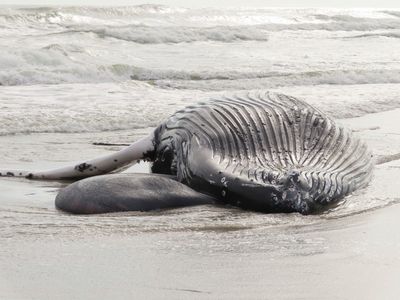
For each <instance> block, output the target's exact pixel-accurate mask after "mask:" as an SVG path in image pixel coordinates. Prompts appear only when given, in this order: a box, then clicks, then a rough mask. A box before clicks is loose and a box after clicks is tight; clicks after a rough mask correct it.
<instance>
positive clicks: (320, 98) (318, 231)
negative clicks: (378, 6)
mask: <svg viewBox="0 0 400 300" xmlns="http://www.w3.org/2000/svg"><path fill="white" fill-rule="evenodd" d="M399 50H400V10H390V11H389V10H367V9H357V10H355V9H354V10H350V9H349V10H342V9H271V8H265V9H261V8H258V9H253V8H236V9H213V8H207V9H186V8H176V7H167V6H160V5H141V6H131V7H107V8H101V7H11V6H8V7H6V6H0V144H1V147H0V158H1V159H0V169H3V168H13V169H15V168H18V169H28V170H38V169H40V170H41V169H49V168H54V167H59V166H63V165H69V164H70V163H71V162H77V161H80V160H83V159H88V158H93V157H95V156H99V155H104V154H107V153H110V152H112V151H117V150H120V149H121V148H122V144H129V143H131V142H133V141H135V140H137V139H139V138H140V137H143V136H145V135H147V134H148V133H149V132H150V131H151V129H152V128H154V127H155V126H157V124H159V123H160V122H161V121H162V120H163V119H164V118H167V117H168V116H169V115H170V114H171V113H173V112H174V111H176V110H178V109H181V108H182V107H184V106H186V105H190V104H193V103H196V102H198V101H202V100H205V99H208V98H210V97H218V95H221V94H224V93H234V92H235V91H243V90H255V89H266V90H272V91H279V92H283V93H286V94H290V95H292V96H296V97H300V98H302V99H305V100H306V101H307V102H309V103H311V104H312V105H314V106H316V107H318V108H320V109H321V110H323V111H325V112H327V113H328V114H330V115H331V116H332V117H333V118H335V119H337V120H338V122H340V123H343V124H344V125H346V126H349V127H350V128H352V129H353V130H354V131H355V134H358V135H360V136H361V137H362V138H364V139H365V140H366V141H367V143H368V144H369V145H370V147H371V149H372V150H373V152H374V154H375V156H377V157H378V158H382V157H385V158H387V157H389V159H387V161H388V162H387V163H385V164H382V165H379V166H377V167H376V170H375V176H374V179H373V180H372V182H371V184H370V186H369V187H368V188H367V189H365V190H362V191H357V192H356V193H354V194H353V195H350V196H349V197H347V198H346V199H344V200H343V201H342V202H341V203H339V204H338V205H337V206H336V207H334V208H332V209H331V210H329V211H327V212H325V213H323V214H321V215H312V216H301V215H299V214H270V215H268V214H259V213H253V212H248V211H242V210H240V209H235V208H229V207H217V206H199V207H191V208H182V209H174V210H168V211H157V212H149V213H138V212H131V213H122V214H120V213H117V214H106V215H97V216H71V215H68V214H64V213H62V212H59V211H57V210H56V209H55V207H54V198H55V196H56V194H57V191H58V190H59V189H60V188H61V187H63V186H65V185H66V184H67V183H66V182H51V181H50V182H49V181H28V180H25V179H16V178H3V179H1V180H0V190H1V196H0V228H1V230H0V254H1V255H0V270H1V271H0V298H2V299H70V295H71V294H74V295H75V292H76V291H80V292H81V293H83V294H84V295H86V297H83V298H84V299H97V298H98V297H104V295H105V294H102V293H103V292H102V291H103V290H104V289H103V287H104V285H105V284H107V283H109V284H110V285H112V288H111V289H110V291H113V292H112V293H114V294H112V293H111V292H110V294H107V295H109V297H108V298H114V299H127V298H130V297H131V294H130V291H131V289H132V287H134V289H135V292H136V293H138V294H137V295H141V296H143V297H142V298H148V296H149V295H152V296H153V298H155V299H157V298H158V299H159V298H161V297H163V296H164V295H169V296H170V297H171V298H180V299H182V297H183V296H182V295H186V296H187V295H190V294H182V293H197V294H194V295H195V296H196V295H197V296H199V297H200V296H201V295H202V294H201V293H203V292H204V291H205V292H204V293H205V294H204V295H205V296H203V297H205V298H208V297H212V295H214V296H215V297H216V298H219V299H223V298H226V299H232V297H233V296H237V295H240V294H241V293H242V294H241V295H248V296H249V298H254V299H260V298H265V295H270V296H271V298H274V299H294V298H296V297H300V298H301V297H302V298H304V299H310V298H315V299H322V298H321V295H327V296H326V297H325V298H323V299H333V298H334V297H333V296H332V295H339V296H341V297H342V298H343V299H344V298H346V299H347V298H363V299H369V298H371V299H374V297H373V295H375V296H377V294H376V291H375V292H372V293H370V292H368V291H369V289H368V287H371V289H372V287H373V286H378V285H379V286H380V287H382V289H379V291H381V292H385V293H390V292H391V291H392V290H391V289H390V288H388V284H389V283H390V282H392V281H393V278H398V267H396V266H399V265H400V262H399V261H398V255H397V254H398V250H396V249H399V248H398V247H399V245H400V244H399V243H398V241H399V239H398V238H397V239H396V238H395V235H393V234H392V233H391V232H388V231H387V230H386V228H387V227H388V225H387V223H385V222H386V220H389V221H390V223H389V224H390V226H389V227H391V228H392V229H393V228H396V227H397V226H398V221H396V220H397V218H396V217H395V213H396V211H395V210H391V209H392V208H393V207H394V209H395V207H396V205H395V204H397V203H399V202H400V197H399V194H398V191H397V186H398V182H397V181H398V178H399V176H400V173H399V170H400V165H399V160H395V159H393V160H392V159H390V158H396V157H398V155H399V153H400V129H399V125H398V118H399V117H400V51H399ZM98 142H102V143H111V144H114V145H110V146H104V145H103V146H99V145H96V143H98ZM118 144H121V146H119V145H118ZM391 160H392V161H391ZM148 170H149V165H148V164H139V165H136V166H134V167H132V168H131V169H129V170H128V171H130V172H148ZM397 206H398V205H397ZM388 211H390V213H388ZM392 231H393V230H392ZM393 233H394V232H393ZM392 237H393V238H392ZM396 247H397V248H396ZM382 253H385V255H386V256H385V257H387V259H386V260H385V262H382V258H381V255H382ZM393 253H394V254H393ZM117 254H119V255H117ZM392 254H393V255H392ZM374 259H375V260H374ZM396 259H397V260H396ZM381 264H382V266H381ZM282 265H283V266H284V268H282ZM378 265H379V267H380V269H379V270H380V271H379V272H380V273H379V272H378V273H377V266H378ZM390 265H392V266H395V267H394V268H393V269H391V271H390V270H389V271H388V269H387V268H389V267H388V266H390ZM21 266H23V268H22V267H21ZM172 266H173V267H172ZM21 268H22V269H21ZM385 268H386V269H385ZM188 269H190V270H191V272H187V270H188ZM64 270H65V272H64ZM344 270H347V271H344ZM38 272H39V273H38ZM304 272H306V273H304ZM388 272H389V273H388ZM390 272H391V273H390ZM396 272H397V273H396ZM183 273H184V274H185V275H182V274H183ZM372 273H373V274H375V277H376V276H377V277H379V278H375V277H374V275H373V274H372ZM38 274H40V276H38ZM82 274H86V275H84V276H83V275H82ZM160 274H162V275H160ZM200 274H203V275H200ZM363 274H365V275H363ZM370 274H372V275H371V276H370ZM379 274H380V275H379ZM387 274H393V276H392V277H391V278H392V280H389V279H390V278H388V276H387ZM323 275H326V276H328V277H326V278H325V277H324V276H323ZM385 276H386V277H387V278H386V277H385ZM154 278H158V279H157V280H158V281H157V282H156V280H155V279H154ZM385 278H386V279H385ZM128 279H129V280H128ZM339 279H340V280H339ZM131 280H132V281H133V282H131ZM337 280H339V281H340V286H341V287H342V288H337V289H336V288H335V285H332V284H331V282H332V281H335V282H336V281H337ZM359 280H361V282H362V286H359V287H358V288H357V286H358V285H357V282H358V281H359ZM371 280H372V281H373V282H371ZM66 282H67V283H68V284H65V283H66ZM310 282H312V283H313V284H312V287H311V288H310ZM349 282H350V283H351V284H349ZM111 283H112V284H111ZM220 283H221V284H220ZM371 283H373V284H372V285H370V284H371ZM393 286H398V285H397V282H396V283H395V285H392V287H393ZM223 287H229V288H228V289H229V291H230V292H228V291H227V290H224V289H223ZM74 288H75V289H74ZM360 291H364V292H365V295H363V297H359V296H360V294H359V292H360ZM243 292H244V294H243ZM165 293H167V294H165ZM324 293H326V294H324ZM374 293H375V294H374ZM192 295H193V294H192ZM210 295H211V296H210ZM329 295H330V296H329ZM349 295H352V296H351V297H349ZM310 296H314V297H310ZM364 296H365V297H364ZM380 296H382V295H381V294H380ZM392 296H393V295H392ZM96 297H97V298H96ZM150 298H152V297H150ZM249 298H246V299H249ZM376 298H379V297H378V296H377V297H375V299H376ZM387 299H389V298H387ZM393 299H396V297H394V298H393Z"/></svg>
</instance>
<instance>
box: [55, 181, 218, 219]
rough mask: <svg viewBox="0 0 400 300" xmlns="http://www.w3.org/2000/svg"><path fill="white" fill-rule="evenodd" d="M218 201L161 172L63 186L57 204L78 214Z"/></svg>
mask: <svg viewBox="0 0 400 300" xmlns="http://www.w3.org/2000/svg"><path fill="white" fill-rule="evenodd" d="M211 203H214V199H213V198H211V197H209V196H206V195H203V194H201V193H198V192H196V191H194V190H192V189H191V188H189V187H188V186H186V185H184V184H182V183H180V182H178V181H176V180H174V179H172V178H171V177H169V176H164V175H159V174H113V175H103V176H96V177H92V178H87V179H84V180H80V181H77V182H75V183H73V184H71V185H69V186H67V187H66V188H64V189H62V190H61V191H60V192H59V194H58V195H57V197H56V207H57V208H58V209H60V210H63V211H66V212H69V213H74V214H98V213H108V212H118V211H150V210H156V209H165V208H176V207H183V206H193V205H202V204H211Z"/></svg>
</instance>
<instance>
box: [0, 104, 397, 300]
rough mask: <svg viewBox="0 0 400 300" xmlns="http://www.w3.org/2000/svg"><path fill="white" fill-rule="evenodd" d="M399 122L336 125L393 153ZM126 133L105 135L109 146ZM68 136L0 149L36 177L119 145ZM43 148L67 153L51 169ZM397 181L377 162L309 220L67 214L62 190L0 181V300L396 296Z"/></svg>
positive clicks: (228, 211)
mask: <svg viewBox="0 0 400 300" xmlns="http://www.w3.org/2000/svg"><path fill="white" fill-rule="evenodd" d="M399 116H400V110H399V109H397V110H392V111H388V112H382V113H377V114H370V115H366V116H364V117H360V118H355V119H347V120H342V121H341V122H342V123H345V124H346V125H347V126H350V127H352V128H353V129H354V130H356V131H358V132H359V134H360V135H361V136H362V137H363V138H364V139H366V141H367V142H368V143H369V144H370V146H371V148H372V149H373V151H374V152H375V153H376V154H377V155H378V156H381V155H395V154H397V153H400V126H399V123H398V118H399ZM124 134H125V133H124V132H121V134H120V135H119V137H120V138H118V135H117V136H116V135H115V133H112V135H113V138H114V139H116V140H117V141H118V142H124V140H123V139H122V138H121V137H122V136H124ZM143 134H145V131H144V132H143ZM104 135H105V136H104V139H105V140H107V141H111V140H110V137H111V134H110V133H108V134H107V133H105V134H104ZM70 138H71V139H68V137H66V135H60V136H58V135H57V134H47V135H46V134H43V135H34V136H30V137H21V136H15V137H10V136H8V137H1V138H0V139H2V141H1V143H2V145H7V146H5V147H8V148H4V149H3V150H1V151H2V154H4V157H5V163H6V164H7V166H9V167H11V166H13V167H18V165H13V164H12V161H13V160H14V159H15V157H14V156H13V155H21V153H20V152H19V153H17V154H13V153H12V149H13V147H16V148H17V147H18V145H19V144H21V143H24V145H27V144H29V143H32V144H35V145H36V146H35V148H34V149H35V151H36V152H37V153H31V152H29V150H26V151H27V152H26V161H25V163H24V167H26V166H27V165H28V166H30V167H31V168H32V169H34V168H36V167H38V166H39V165H45V163H44V162H45V161H47V164H48V165H47V166H54V165H61V164H63V163H65V161H67V160H77V159H78V158H79V154H80V151H79V149H84V148H85V149H86V150H85V155H86V154H87V155H88V156H89V157H90V156H92V155H94V154H97V155H98V154H100V153H104V151H113V150H116V149H117V147H96V146H93V145H89V148H90V149H89V150H88V149H87V147H88V144H87V137H85V136H82V135H79V136H74V135H71V136H70ZM129 138H136V137H129ZM27 140H29V142H27ZM41 147H43V149H47V150H46V151H50V152H54V149H53V148H52V147H57V148H58V149H65V151H64V153H63V152H61V151H59V154H58V155H59V156H57V155H54V156H52V157H51V160H50V161H49V160H48V159H46V155H45V154H42V156H40V153H46V152H45V151H44V150H43V151H41V149H42V148H41ZM49 147H50V148H49ZM28 148H29V147H28ZM28 148H27V149H28ZM68 149H75V150H74V151H69V150H68ZM33 157H35V158H36V157H38V161H37V160H35V162H33V159H32V160H31V158H33ZM19 164H22V163H21V161H20V162H19ZM146 170H147V166H145V165H144V166H143V165H142V166H140V165H139V166H138V167H136V169H134V171H142V172H143V171H146ZM399 177H400V160H393V161H388V162H387V163H384V164H381V165H378V166H377V167H376V172H375V177H374V179H373V181H372V183H371V185H370V186H369V187H368V188H367V189H366V190H364V191H362V192H359V193H356V194H355V195H352V196H351V197H349V198H348V199H347V200H346V201H345V202H344V203H342V204H341V205H340V206H339V207H337V208H335V209H333V210H332V211H331V212H327V213H325V214H323V215H319V216H301V215H298V214H290V215H279V214H278V215H263V214H257V213H251V212H244V211H241V210H238V209H234V208H226V207H212V206H201V207H193V208H184V209H175V210H169V211H158V212H153V213H123V214H109V215H102V216H71V215H67V214H63V213H61V212H58V211H57V210H56V209H55V208H54V203H53V201H54V197H55V195H56V193H57V190H58V189H59V188H60V187H62V186H63V185H65V184H66V183H57V182H44V181H43V182H41V181H26V180H19V179H2V180H0V190H1V191H2V195H1V201H2V202H1V205H0V226H1V228H2V230H1V232H0V245H1V248H0V299H99V298H100V299H111V298H112V299H142V298H146V299H160V298H167V299H187V298H189V297H190V298H191V299H192V298H193V299H398V298H399V296H400V286H399V285H398V278H400V258H399V256H398V253H399V251H400V231H399V228H400V218H399V216H400V205H399V202H400V193H399V192H398V186H399V179H398V178H399ZM363 201H365V205H363Z"/></svg>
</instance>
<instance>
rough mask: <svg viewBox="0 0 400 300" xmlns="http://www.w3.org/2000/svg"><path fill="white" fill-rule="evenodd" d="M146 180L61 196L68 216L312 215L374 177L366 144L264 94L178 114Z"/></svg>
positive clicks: (295, 104) (153, 152)
mask: <svg viewBox="0 0 400 300" xmlns="http://www.w3.org/2000/svg"><path fill="white" fill-rule="evenodd" d="M151 141H152V143H151V144H152V147H150V148H149V149H148V151H146V153H143V154H142V157H141V158H142V159H147V160H150V161H152V173H151V174H110V175H102V176H96V177H91V178H87V179H83V180H80V181H77V182H75V183H73V184H71V185H69V186H68V187H66V188H64V189H62V190H61V191H60V193H59V194H58V195H57V197H56V206H57V207H58V208H59V209H62V210H64V211H67V212H71V213H105V212H116V211H131V210H136V211H149V210H154V209H164V208H174V207H181V206H190V205H200V204H220V205H226V204H228V205H233V206H237V207H240V208H243V209H248V210H254V211H259V212H265V213H282V212H285V213H290V212H299V213H302V214H310V213H318V212H320V211H321V210H323V209H326V208H327V207H330V206H331V205H332V204H335V203H337V202H338V201H339V200H340V199H342V198H344V197H345V196H346V195H348V194H349V193H351V192H352V191H354V190H356V189H360V188H363V187H365V186H366V185H367V184H368V182H369V180H370V179H371V176H372V170H373V160H372V155H371V153H370V151H369V150H368V148H367V146H366V144H365V143H364V142H362V141H361V140H360V139H358V138H357V137H356V136H354V135H353V134H352V132H351V131H350V130H348V129H346V128H343V127H342V126H339V125H337V124H336V123H335V122H334V121H333V120H332V119H331V118H330V117H328V116H327V115H326V114H324V113H322V112H321V111H319V110H318V109H316V108H314V107H312V106H310V105H309V104H307V103H306V102H304V101H301V100H299V99H296V98H293V97H290V96H286V95H283V94H275V93H269V92H251V93H242V94H235V95H231V96H221V97H219V98H217V99H210V100H209V101H207V102H204V103H199V104H198V105H195V106H189V107H186V108H185V109H183V110H180V111H178V112H176V113H175V114H173V115H172V116H171V117H169V118H168V119H167V120H165V121H164V122H163V123H161V124H160V125H159V126H158V127H157V128H156V129H155V130H154V132H153V134H152V137H151Z"/></svg>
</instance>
